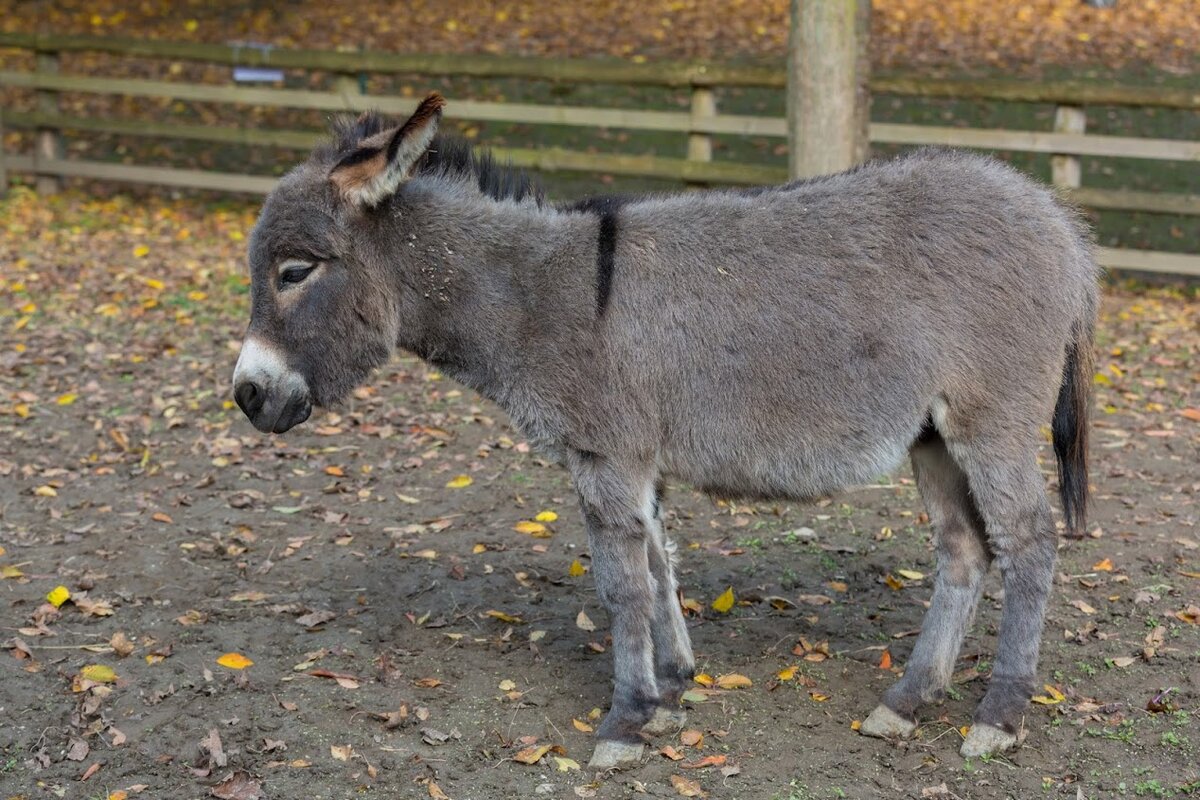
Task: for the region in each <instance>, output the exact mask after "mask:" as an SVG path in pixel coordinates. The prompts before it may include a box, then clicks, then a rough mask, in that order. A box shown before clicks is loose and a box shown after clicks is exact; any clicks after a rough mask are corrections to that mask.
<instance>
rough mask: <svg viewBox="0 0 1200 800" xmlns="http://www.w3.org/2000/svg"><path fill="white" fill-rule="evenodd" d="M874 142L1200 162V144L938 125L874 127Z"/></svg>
mask: <svg viewBox="0 0 1200 800" xmlns="http://www.w3.org/2000/svg"><path fill="white" fill-rule="evenodd" d="M871 141H873V142H887V143H889V144H910V145H943V146H949V147H970V148H974V149H977V150H1016V151H1019V152H1024V153H1066V154H1069V155H1082V156H1114V157H1118V158H1149V159H1160V160H1167V161H1200V142H1190V141H1186V140H1183V139H1140V138H1136V137H1132V136H1099V135H1095V134H1087V133H1084V134H1077V133H1050V132H1043V131H1006V130H994V129H980V128H949V127H941V126H936V125H901V124H895V123H887V122H875V123H872V124H871Z"/></svg>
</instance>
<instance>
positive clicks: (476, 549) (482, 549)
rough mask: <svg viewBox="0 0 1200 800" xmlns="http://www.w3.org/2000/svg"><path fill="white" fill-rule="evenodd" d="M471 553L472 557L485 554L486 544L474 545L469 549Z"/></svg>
mask: <svg viewBox="0 0 1200 800" xmlns="http://www.w3.org/2000/svg"><path fill="white" fill-rule="evenodd" d="M471 552H472V553H473V554H474V555H479V554H480V553H486V552H487V545H486V544H477V545H475V546H474V547H472V548H471Z"/></svg>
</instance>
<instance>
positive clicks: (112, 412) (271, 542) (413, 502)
mask: <svg viewBox="0 0 1200 800" xmlns="http://www.w3.org/2000/svg"><path fill="white" fill-rule="evenodd" d="M0 209H2V212H3V214H2V216H0V219H2V220H3V226H4V231H3V235H2V238H0V264H2V265H3V268H2V269H3V272H2V273H0V330H3V331H4V336H3V340H2V342H0V547H3V550H4V552H3V553H0V565H3V566H7V567H10V569H9V570H8V571H7V572H6V573H5V575H6V577H5V578H4V579H2V580H0V626H2V627H3V633H0V642H2V643H3V646H2V647H0V798H13V797H21V798H42V797H61V798H81V799H87V800H92V798H112V797H115V798H121V797H134V796H137V795H139V794H140V795H141V796H142V797H153V798H207V797H211V796H233V797H253V796H255V794H256V791H255V790H257V792H261V795H262V796H264V797H270V798H346V797H352V796H353V797H381V798H430V797H434V798H438V797H450V798H454V799H455V800H466V799H469V798H478V799H480V800H487V799H490V798H510V797H512V798H518V797H519V798H529V797H543V796H544V797H548V798H560V797H563V798H572V797H597V798H618V797H627V796H632V795H636V794H637V793H645V794H648V795H651V796H679V795H680V794H685V793H687V792H692V791H693V788H692V787H691V785H690V784H688V783H686V782H681V780H680V779H683V780H685V781H694V782H695V787H696V788H695V790H694V791H696V792H703V793H705V794H706V795H707V796H709V797H713V798H745V799H746V800H759V799H761V800H775V799H776V798H778V799H779V800H800V799H801V798H829V797H852V798H868V797H889V798H891V797H897V798H907V797H918V798H919V797H943V796H944V797H970V798H1006V797H1013V798H1029V797H1071V798H1075V797H1088V798H1094V797H1113V796H1122V795H1128V796H1173V795H1176V794H1180V793H1197V792H1200V766H1198V763H1200V761H1198V758H1197V748H1198V747H1200V725H1197V724H1196V719H1197V714H1198V713H1200V627H1198V626H1197V621H1198V620H1197V617H1196V614H1197V613H1198V612H1200V609H1197V608H1196V606H1197V605H1198V604H1200V532H1198V531H1197V519H1198V509H1197V503H1196V498H1197V492H1198V490H1200V471H1198V470H1197V464H1198V462H1200V424H1198V422H1197V421H1196V416H1200V415H1198V414H1197V413H1196V411H1195V408H1196V406H1197V405H1198V404H1200V403H1198V399H1197V389H1196V385H1197V377H1198V376H1200V361H1198V360H1197V355H1196V354H1197V344H1198V343H1200V333H1198V326H1197V322H1198V320H1200V303H1197V301H1196V300H1194V299H1191V298H1189V296H1188V295H1187V294H1185V293H1181V292H1178V291H1171V290H1163V289H1156V290H1150V289H1145V288H1143V289H1141V290H1139V291H1137V292H1132V291H1128V290H1111V291H1110V292H1109V294H1108V296H1107V298H1106V302H1105V306H1104V315H1103V321H1102V325H1101V341H1100V342H1099V344H1098V347H1099V361H1098V369H1099V370H1100V373H1101V375H1103V377H1102V378H1100V379H1099V381H1100V382H1099V383H1098V385H1097V389H1098V403H1097V410H1096V415H1095V431H1094V437H1093V449H1092V465H1093V486H1094V500H1095V504H1094V510H1093V514H1092V522H1091V525H1090V530H1091V534H1090V536H1089V537H1088V538H1086V539H1085V540H1083V541H1079V542H1068V541H1065V540H1064V541H1063V542H1062V547H1061V551H1060V564H1059V569H1060V573H1061V574H1060V578H1059V581H1058V585H1057V586H1056V588H1055V591H1054V593H1053V597H1052V602H1051V606H1050V612H1049V617H1048V619H1047V624H1046V631H1045V636H1044V645H1043V658H1042V668H1041V672H1042V675H1043V676H1044V680H1045V682H1046V683H1047V684H1049V686H1048V687H1047V689H1046V693H1045V695H1043V697H1042V699H1043V700H1044V701H1046V702H1044V703H1038V704H1034V705H1033V706H1032V707H1031V709H1030V711H1029V715H1028V717H1027V719H1026V731H1027V734H1028V735H1027V738H1026V740H1025V742H1024V746H1023V747H1021V748H1020V749H1019V750H1018V751H1016V752H1015V753H1013V754H1011V755H1008V756H1005V757H1002V758H994V759H990V760H987V761H984V762H980V761H964V760H963V759H962V758H961V757H959V755H958V746H959V744H960V742H961V738H962V735H963V733H962V732H963V730H964V726H967V725H969V724H970V715H971V710H972V708H973V706H974V704H975V702H977V700H978V699H979V698H980V696H981V695H982V693H983V691H984V689H985V687H986V685H987V678H988V671H989V665H990V658H991V654H992V652H993V650H994V644H995V632H996V625H997V621H998V615H997V613H996V612H997V609H998V607H999V584H998V581H997V579H996V577H995V576H992V578H991V580H990V583H989V585H988V589H987V593H986V597H985V600H984V601H983V604H982V607H981V610H980V614H979V615H978V618H977V620H976V622H975V625H974V628H973V629H972V631H971V633H970V635H969V637H968V640H967V643H966V646H965V648H964V651H963V654H962V657H961V661H960V663H959V668H960V671H959V672H958V674H957V675H956V683H955V690H954V691H953V692H952V696H951V697H950V698H948V699H947V700H946V702H945V703H944V704H943V705H941V706H939V707H936V708H931V709H929V710H928V714H927V715H926V717H925V719H924V722H923V724H922V726H921V728H920V730H919V735H918V737H917V738H916V739H915V740H913V741H911V742H907V743H889V742H885V741H879V740H872V739H867V738H865V737H862V736H860V735H859V734H858V733H856V732H855V730H854V727H855V726H854V722H855V721H856V720H861V719H863V718H865V716H866V714H867V713H868V712H869V711H870V710H871V708H872V707H873V706H874V704H875V703H876V701H877V699H878V698H879V696H880V694H881V693H882V692H883V691H884V689H885V688H886V687H887V686H888V685H889V684H890V683H891V682H892V681H894V680H895V679H896V675H897V673H899V671H900V670H901V669H902V668H903V665H904V661H905V657H906V656H907V654H908V652H909V650H910V649H911V647H912V644H913V642H914V637H913V633H914V632H915V630H916V629H917V628H918V626H919V625H920V620H921V616H922V613H923V612H924V607H925V604H926V603H927V602H928V599H929V595H930V591H931V589H930V584H931V576H932V573H933V572H934V563H933V555H932V550H931V547H930V536H931V530H930V526H929V525H928V523H927V522H926V521H925V517H924V516H923V513H922V512H923V509H922V506H921V503H920V500H919V498H918V497H917V495H916V491H915V489H914V487H913V484H912V481H911V480H910V477H909V476H908V475H907V474H900V475H898V476H894V477H890V478H881V479H880V481H879V482H878V484H877V485H873V486H869V487H863V488H860V489H857V490H854V491H850V492H847V493H845V494H843V495H841V496H838V497H835V498H831V499H829V500H826V501H823V502H821V503H819V504H817V505H815V506H800V505H791V504H774V505H772V504H759V505H741V504H726V503H718V502H714V501H713V500H711V499H708V498H706V497H704V496H701V495H699V494H697V493H695V492H693V491H691V490H690V489H689V488H687V487H684V486H672V487H670V493H669V497H668V506H669V509H670V513H669V516H668V521H667V526H668V528H669V530H670V533H671V535H672V536H674V537H675V538H676V539H677V540H678V541H679V542H680V544H681V550H682V553H683V572H682V576H681V583H682V586H683V593H684V595H685V596H686V597H687V598H689V599H691V600H694V601H695V603H696V604H697V605H698V608H699V609H700V610H699V611H698V612H689V620H690V625H691V632H692V636H693V640H694V642H695V647H696V654H697V660H698V664H699V667H700V669H701V670H703V672H704V673H707V674H708V675H711V676H713V677H714V678H715V677H718V676H721V675H727V674H740V675H743V676H746V677H747V678H749V679H750V680H751V681H752V684H753V685H752V686H749V687H747V688H741V689H728V690H717V689H715V688H706V687H704V686H702V685H699V684H698V685H697V686H696V693H695V695H694V702H692V703H691V704H690V710H689V719H688V723H687V727H688V729H691V730H694V731H698V732H699V733H700V734H702V736H703V738H702V741H701V742H699V743H697V744H691V745H687V744H684V743H683V742H682V741H681V737H680V736H669V737H661V738H660V739H658V740H656V741H654V742H653V745H652V747H650V748H648V751H647V753H648V755H647V758H646V761H645V763H644V764H643V765H642V766H641V767H640V768H638V769H634V770H630V771H626V772H622V773H618V774H614V775H610V776H597V775H594V774H591V773H590V772H589V771H588V770H587V769H586V762H587V757H588V755H589V751H590V747H591V744H592V738H591V735H590V734H589V733H588V732H586V730H581V728H582V729H586V728H587V727H588V725H591V724H594V722H595V720H594V712H593V710H594V709H600V710H603V709H604V708H605V707H606V705H607V701H608V694H609V689H610V677H611V664H610V658H611V653H610V652H608V648H609V644H610V643H609V641H608V640H607V639H606V637H605V634H604V630H605V625H606V617H605V614H604V612H603V610H602V609H601V607H600V606H599V604H598V602H597V600H596V597H595V593H594V591H593V588H592V583H591V579H590V577H589V576H587V575H586V574H585V575H573V574H572V572H578V571H579V569H580V568H583V569H585V570H586V568H587V567H588V557H587V551H586V545H585V540H584V536H583V531H582V525H581V522H580V520H579V517H578V514H577V512H576V511H575V503H574V500H573V498H572V492H571V489H570V486H569V484H568V481H567V479H566V476H565V475H564V473H563V472H562V471H561V470H560V469H559V468H557V467H554V466H550V465H548V464H546V463H545V462H544V461H542V460H541V459H540V458H539V456H538V455H537V454H536V453H533V452H530V451H529V448H528V447H527V446H526V445H525V444H524V443H523V442H522V441H521V439H520V437H519V436H518V435H517V434H515V433H514V432H513V431H512V430H511V429H510V428H509V427H508V426H507V423H506V421H505V419H504V417H503V414H502V413H501V412H499V411H498V410H497V409H496V408H494V407H493V406H491V405H490V404H488V403H486V402H484V401H482V400H481V399H480V398H478V397H477V396H475V395H473V394H472V393H471V392H469V391H466V390H463V389H461V388H459V387H457V386H455V385H454V384H453V383H451V382H450V381H448V380H445V379H443V378H441V377H440V376H438V375H437V374H436V373H433V372H432V371H430V370H429V369H428V368H426V367H425V366H423V365H421V364H420V363H418V362H416V361H415V360H412V359H409V358H399V359H397V360H396V361H395V363H394V364H392V365H391V366H390V367H389V368H387V369H386V370H384V371H383V372H382V373H381V374H380V375H379V376H377V377H376V379H374V380H373V381H372V382H371V383H370V385H369V386H367V387H365V388H364V389H362V390H360V391H359V392H358V393H357V395H356V397H355V398H354V399H353V400H352V401H351V402H350V403H349V404H348V405H347V406H346V407H345V408H343V409H340V410H338V411H337V412H336V413H326V414H325V415H323V416H320V417H318V418H316V419H314V420H312V421H310V422H309V423H308V424H306V425H305V426H303V427H302V428H301V429H298V430H296V431H294V432H292V433H290V434H288V435H285V436H282V437H264V436H260V435H259V434H257V433H256V432H255V431H253V429H251V427H250V426H249V424H248V423H247V422H246V421H245V420H244V418H243V417H242V416H241V413H240V412H239V411H238V410H237V409H236V408H233V407H232V404H231V403H230V402H229V401H228V386H227V383H228V377H229V374H230V373H231V371H232V368H233V362H234V360H235V358H236V343H237V341H238V340H239V339H240V335H241V332H242V329H243V326H244V324H245V319H246V311H247V305H246V298H245V285H244V279H243V278H242V277H241V275H242V270H241V266H240V260H241V255H240V254H241V249H242V247H243V246H244V243H243V241H242V239H241V237H244V234H245V231H246V230H247V225H248V223H249V220H250V219H251V218H252V213H253V208H252V207H249V206H224V207H213V206H211V205H205V204H201V203H196V202H191V201H165V200H162V199H161V198H159V199H155V198H154V197H153V196H139V197H134V196H128V195H118V196H115V197H113V198H110V199H107V200H88V199H85V198H83V197H81V196H77V195H68V196H67V197H65V198H60V199H56V200H53V201H49V202H42V201H40V200H38V199H37V198H34V197H32V195H30V194H29V193H28V192H25V191H21V190H18V191H17V192H15V194H14V196H13V197H12V198H11V199H10V200H8V201H6V202H4V203H3V204H2V206H0ZM184 232H186V235H185V233H184ZM141 248H145V249H144V250H143V249H141ZM22 320H24V322H22ZM1042 456H1043V467H1044V469H1045V470H1046V472H1047V475H1048V480H1049V479H1052V475H1051V473H1052V467H1053V461H1052V454H1051V452H1050V451H1049V448H1048V447H1047V448H1045V452H1043V454H1042ZM462 475H465V476H468V477H469V478H470V479H471V481H470V484H469V485H466V486H463V487H461V488H450V487H448V485H447V484H448V483H449V484H454V483H465V482H466V481H463V480H459V481H454V480H453V479H455V478H456V477H457V476H462ZM543 511H553V512H556V513H557V515H558V518H557V520H555V521H552V522H547V523H544V524H545V526H546V528H547V530H546V532H545V534H543V535H540V536H535V535H531V534H529V533H522V532H519V531H517V530H514V525H516V524H517V523H518V522H521V521H530V520H533V519H534V517H535V515H537V514H539V513H540V512H543ZM805 529H808V530H805ZM573 564H574V565H575V568H574V569H572V567H573ZM901 570H904V571H906V572H907V574H904V573H902V572H901ZM918 574H919V575H921V576H923V577H919V576H918ZM58 585H62V586H65V587H66V588H67V589H68V590H69V591H70V592H71V593H72V595H73V597H72V599H70V600H67V601H66V602H65V603H63V604H62V606H61V608H59V609H57V610H56V609H54V608H53V606H51V605H49V604H48V603H47V602H46V595H47V594H48V593H49V592H50V591H51V590H52V589H54V588H55V587H56V586H58ZM729 587H732V590H733V592H734V595H735V597H736V599H737V602H736V604H735V605H734V606H733V608H732V609H731V610H730V611H729V612H728V613H720V612H718V611H716V610H714V609H713V608H712V607H711V603H712V601H713V600H714V599H716V598H717V597H718V596H719V595H721V594H722V593H723V592H724V591H725V590H726V589H727V588H729ZM581 612H582V613H583V614H584V615H585V616H584V617H581V616H580V614H581ZM588 620H591V621H593V622H594V624H595V626H596V629H595V630H594V631H589V630H586V629H585V628H587V627H588ZM118 634H123V636H118ZM228 653H236V654H239V655H241V656H244V657H245V658H246V659H249V660H251V661H253V664H252V665H251V666H248V667H244V668H242V669H231V668H228V667H226V666H223V665H222V664H220V663H218V659H219V658H221V657H222V656H223V655H224V654H228ZM885 653H886V654H887V655H886V657H885ZM889 660H890V661H891V666H890V668H889V667H888V666H887V663H886V662H887V661H889ZM96 665H99V666H102V667H108V668H111V670H112V671H113V673H114V675H115V680H112V681H105V680H103V679H104V678H107V677H108V676H107V675H105V674H104V671H103V670H101V671H99V672H97V671H95V670H91V671H87V672H84V670H85V668H87V667H89V666H93V667H94V666H96ZM789 667H796V669H795V671H794V673H793V674H791V675H790V676H788V673H787V672H786V671H785V670H786V669H787V668H789ZM781 671H785V672H784V676H785V677H788V678H789V679H787V680H781V679H780V675H779V673H780V672H781ZM84 675H87V676H91V677H93V678H95V677H98V678H100V679H101V680H99V681H92V680H86V679H85V678H84V677H83V676H84ZM1056 692H1057V693H1060V694H1056ZM213 731H215V732H216V739H214V738H213V734H212V732H213ZM686 738H687V741H689V742H690V741H693V740H694V738H695V735H694V734H692V735H689V736H688V737H686ZM217 739H219V743H220V744H219V746H217V742H216V740H217ZM202 740H207V746H206V747H204V748H202V746H201V741H202ZM539 745H554V746H555V747H556V748H560V749H555V750H552V751H550V752H547V753H546V754H545V755H544V757H542V758H541V760H540V761H538V762H537V763H535V764H532V765H529V764H524V763H520V762H519V761H517V760H514V756H517V755H518V754H520V753H521V752H522V751H523V750H524V751H527V750H528V748H530V747H536V746H539ZM666 745H671V746H673V748H674V749H675V750H676V751H677V752H678V754H681V755H682V756H683V758H682V760H678V761H675V760H672V759H671V758H669V757H667V756H665V755H663V754H661V753H660V752H659V751H660V749H661V748H663V747H664V746H666ZM214 750H216V751H218V752H213V751H214ZM556 757H557V758H556ZM705 757H715V758H711V759H709V762H708V763H709V764H710V765H709V766H697V765H698V764H703V763H705V762H703V761H702V759H704V758H705ZM559 759H567V760H559ZM579 765H584V766H583V768H582V769H580V768H578V767H579ZM239 771H242V772H244V773H245V776H244V780H243V782H242V784H241V787H242V788H241V789H237V788H236V787H234V788H230V784H228V783H225V784H222V783H221V781H222V780H223V779H225V778H226V776H228V775H229V774H230V773H236V772H239ZM673 779H674V780H673ZM222 787H224V788H222ZM122 792H124V793H125V794H121V793H122ZM696 796H699V795H696Z"/></svg>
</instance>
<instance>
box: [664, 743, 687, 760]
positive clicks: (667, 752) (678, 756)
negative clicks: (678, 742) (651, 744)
mask: <svg viewBox="0 0 1200 800" xmlns="http://www.w3.org/2000/svg"><path fill="white" fill-rule="evenodd" d="M658 752H659V754H660V755H662V756H664V757H666V758H669V759H671V760H672V761H683V758H684V756H683V753H681V752H679V751H678V750H676V749H675V748H674V747H672V746H671V745H669V744H668V745H666V746H664V747H663V748H662V749H661V750H659V751H658Z"/></svg>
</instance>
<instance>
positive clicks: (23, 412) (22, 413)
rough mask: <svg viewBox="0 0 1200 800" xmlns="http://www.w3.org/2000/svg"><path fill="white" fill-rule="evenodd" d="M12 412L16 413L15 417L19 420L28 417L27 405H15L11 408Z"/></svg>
mask: <svg viewBox="0 0 1200 800" xmlns="http://www.w3.org/2000/svg"><path fill="white" fill-rule="evenodd" d="M13 411H15V412H17V416H18V417H20V418H21V419H26V418H28V417H29V405H28V404H27V403H17V404H16V405H15V406H13Z"/></svg>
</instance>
